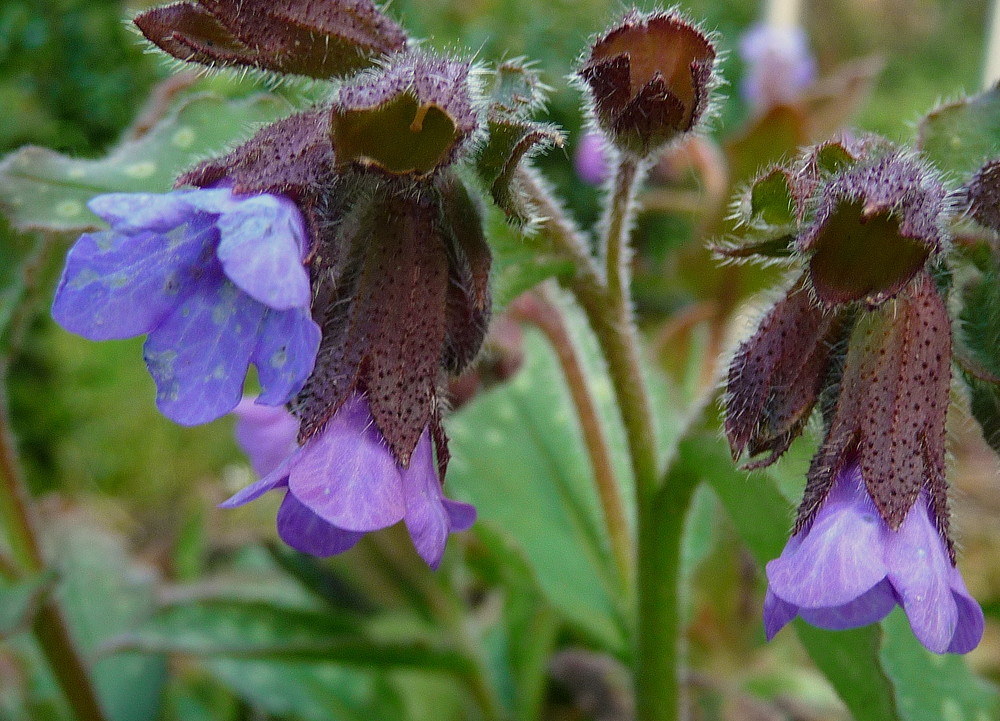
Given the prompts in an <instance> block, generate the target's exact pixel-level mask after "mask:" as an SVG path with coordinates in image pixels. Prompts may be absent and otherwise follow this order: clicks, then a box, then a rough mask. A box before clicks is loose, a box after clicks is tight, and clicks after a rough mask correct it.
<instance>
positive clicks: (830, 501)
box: [767, 473, 887, 608]
mask: <svg viewBox="0 0 1000 721" xmlns="http://www.w3.org/2000/svg"><path fill="white" fill-rule="evenodd" d="M858 486H860V477H855V474H850V473H845V474H842V475H841V476H840V477H839V478H838V480H837V482H836V483H835V484H834V489H833V490H832V491H831V493H830V495H829V496H828V497H827V500H826V502H825V503H824V505H823V508H822V509H821V510H820V512H819V513H818V514H817V515H816V518H815V520H814V521H813V524H812V526H811V527H809V528H808V529H807V530H805V531H803V532H802V533H800V534H798V536H796V537H793V539H791V540H789V542H788V545H787V546H785V550H784V551H782V553H781V556H780V557H779V558H777V559H775V560H773V561H771V562H770V563H768V564H767V580H768V582H769V583H770V588H771V590H772V591H774V593H775V594H776V595H777V596H779V597H780V598H781V599H783V600H785V601H787V602H788V603H791V604H794V605H796V606H800V607H803V608H831V607H834V606H842V605H844V604H846V603H848V602H850V601H853V600H854V599H855V598H857V597H858V596H860V595H861V594H863V593H864V592H865V591H867V590H868V589H870V588H871V587H872V586H874V585H875V584H876V583H878V582H879V581H881V580H882V579H883V578H885V575H886V570H887V569H886V566H885V564H884V563H883V562H882V546H883V544H884V540H883V535H882V529H884V528H885V522H884V521H883V520H882V519H881V517H880V516H879V515H878V512H877V511H876V510H875V507H874V506H873V505H872V502H871V498H870V497H868V495H867V493H863V492H860V491H859V490H858V488H857V487H858Z"/></svg>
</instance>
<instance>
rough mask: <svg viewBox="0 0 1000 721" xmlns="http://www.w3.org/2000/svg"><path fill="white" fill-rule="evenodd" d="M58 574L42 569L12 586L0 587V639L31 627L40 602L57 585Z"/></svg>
mask: <svg viewBox="0 0 1000 721" xmlns="http://www.w3.org/2000/svg"><path fill="white" fill-rule="evenodd" d="M55 580H56V574H55V572H53V571H42V572H40V573H36V574H34V575H32V576H29V577H28V578H24V579H21V580H20V581H18V582H17V583H14V584H12V585H10V586H5V587H0V639H5V638H8V637H10V636H12V635H13V634H15V633H17V632H19V631H24V630H26V629H28V628H30V627H31V622H32V618H33V617H34V615H35V612H36V611H37V610H38V607H39V604H41V603H42V601H44V599H45V596H46V595H48V593H49V591H51V590H52V587H53V586H54V585H55Z"/></svg>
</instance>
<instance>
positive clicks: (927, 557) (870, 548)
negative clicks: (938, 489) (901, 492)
mask: <svg viewBox="0 0 1000 721" xmlns="http://www.w3.org/2000/svg"><path fill="white" fill-rule="evenodd" d="M925 495H926V494H925V493H921V495H920V496H919V497H918V499H917V501H916V503H914V505H913V507H912V508H911V509H910V511H909V512H908V514H907V516H906V518H905V519H904V520H903V522H902V523H901V524H900V526H899V528H898V530H895V531H893V530H891V529H890V528H889V525H888V524H887V523H886V522H885V520H883V518H882V516H881V515H880V514H879V512H878V510H877V509H876V508H875V504H874V503H873V501H872V498H871V496H870V495H869V493H868V490H867V489H866V487H865V484H864V481H863V479H862V476H861V469H860V467H859V465H858V464H857V463H856V462H854V463H850V464H849V465H848V466H847V467H846V468H845V469H844V470H843V471H841V472H840V473H838V475H837V478H836V480H835V482H834V484H833V486H832V487H831V489H830V491H829V494H828V495H827V497H826V499H825V500H824V501H823V504H822V507H821V508H820V510H819V511H818V512H817V513H816V515H815V517H814V518H813V520H812V521H811V523H810V524H809V525H808V526H807V527H805V528H804V529H802V530H801V531H800V532H799V533H797V534H796V535H794V536H792V538H791V539H790V540H789V541H788V544H787V545H786V546H785V550H784V551H782V553H781V556H780V557H779V558H777V559H775V560H773V561H771V562H770V563H768V564H767V580H768V590H767V596H766V598H765V600H764V628H765V631H766V633H767V638H768V640H770V639H771V638H773V637H774V636H775V634H777V633H778V631H780V630H781V629H782V628H783V627H784V626H785V624H787V623H788V622H789V621H791V620H792V619H793V618H794V617H795V616H796V615H798V616H801V617H802V618H803V619H804V620H805V621H806V622H807V623H810V624H812V625H813V626H818V627H820V628H826V629H830V630H842V629H847V628H856V627H858V626H866V625H868V624H871V623H876V622H878V621H880V620H881V619H883V618H884V617H885V616H886V615H888V613H889V612H890V611H891V610H892V609H893V608H894V607H895V606H896V604H899V605H900V606H902V607H903V610H904V611H906V615H907V617H908V618H909V621H910V626H911V628H912V629H913V633H914V635H915V636H916V637H917V638H918V639H919V640H920V642H921V643H922V644H923V645H924V646H926V647H927V648H928V649H930V650H931V651H934V652H935V653H967V652H969V651H971V650H972V649H973V648H975V647H976V645H977V644H978V643H979V641H980V639H981V638H982V635H983V612H982V609H981V608H980V607H979V604H978V603H976V601H975V600H974V599H973V598H972V597H971V596H970V595H969V592H968V590H967V589H966V587H965V583H964V582H963V581H962V576H961V574H960V573H959V571H958V568H956V567H955V566H954V565H952V561H951V558H950V556H949V553H948V549H947V548H946V546H945V543H944V541H943V540H942V538H941V535H940V533H939V531H938V528H937V524H936V523H935V521H934V518H932V513H931V511H930V509H929V507H928V503H927V499H926V497H925Z"/></svg>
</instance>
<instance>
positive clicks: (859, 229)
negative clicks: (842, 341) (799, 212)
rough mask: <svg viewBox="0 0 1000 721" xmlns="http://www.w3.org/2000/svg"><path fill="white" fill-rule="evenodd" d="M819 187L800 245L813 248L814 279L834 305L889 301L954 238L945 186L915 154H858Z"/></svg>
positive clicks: (807, 251)
mask: <svg viewBox="0 0 1000 721" xmlns="http://www.w3.org/2000/svg"><path fill="white" fill-rule="evenodd" d="M818 193H819V205H818V208H817V210H816V213H815V216H814V218H813V220H812V222H811V223H810V224H809V225H808V226H807V227H806V229H805V230H804V232H803V233H802V234H801V235H800V236H799V238H798V240H797V249H798V251H799V252H801V253H804V254H807V255H809V256H810V257H809V280H810V283H811V284H812V287H813V289H814V290H815V292H816V295H817V296H818V297H819V299H820V300H821V301H823V303H825V304H827V305H830V306H833V305H840V304H844V303H851V302H854V301H864V302H865V303H868V304H869V305H878V304H881V303H884V302H885V301H886V300H888V299H890V298H892V297H894V296H895V295H896V294H897V293H899V292H900V291H901V290H902V289H903V288H904V287H905V286H906V285H907V284H908V283H909V282H910V280H911V279H912V278H913V277H914V276H915V275H916V274H917V273H918V272H920V270H921V269H923V267H924V266H925V265H926V264H927V261H928V260H929V259H930V257H931V256H932V255H934V254H936V253H939V252H941V251H942V250H944V248H945V246H946V244H947V233H946V231H945V220H946V218H947V215H948V206H947V203H946V202H945V198H946V192H945V189H944V186H943V185H942V184H941V183H940V181H939V180H938V179H937V178H936V177H935V176H934V174H933V173H932V172H931V171H930V170H929V169H928V168H927V167H925V166H924V165H923V164H921V163H920V162H919V161H917V160H916V159H915V158H913V157H911V156H908V155H905V154H902V153H899V152H894V153H888V154H884V155H880V156H876V157H874V158H871V159H865V160H862V161H859V162H857V163H856V164H855V165H853V166H851V167H850V168H848V169H847V170H845V171H843V172H840V173H837V174H835V175H834V176H833V177H832V178H831V179H830V180H829V181H828V182H827V183H826V184H825V185H822V186H821V187H820V189H819V191H818Z"/></svg>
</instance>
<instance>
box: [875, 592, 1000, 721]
mask: <svg viewBox="0 0 1000 721" xmlns="http://www.w3.org/2000/svg"><path fill="white" fill-rule="evenodd" d="M882 627H883V629H884V630H885V643H884V644H883V646H882V654H881V659H882V664H883V666H884V668H885V670H886V672H887V673H888V675H889V678H890V679H892V681H893V683H894V684H895V685H896V699H897V702H898V704H899V711H900V716H901V717H902V719H904V721H951V720H952V719H955V720H956V721H957V719H964V720H965V721H992V720H993V719H996V718H1000V695H998V694H997V688H996V687H995V686H993V685H991V684H989V683H986V682H985V681H983V680H982V679H981V678H979V677H978V676H976V674H974V673H973V672H972V671H971V670H970V669H969V664H968V663H967V662H966V661H965V658H964V657H962V656H957V655H954V654H947V655H943V656H939V655H937V654H933V653H931V652H930V651H928V650H927V649H926V648H924V647H923V646H922V645H921V644H920V642H919V641H918V640H917V639H916V637H915V636H914V635H913V631H911V630H910V624H909V622H908V621H907V619H906V614H905V613H903V611H902V610H901V609H899V608H897V609H896V610H895V611H893V612H892V613H891V614H889V617H888V618H887V619H886V620H885V621H884V622H883V623H882Z"/></svg>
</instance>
